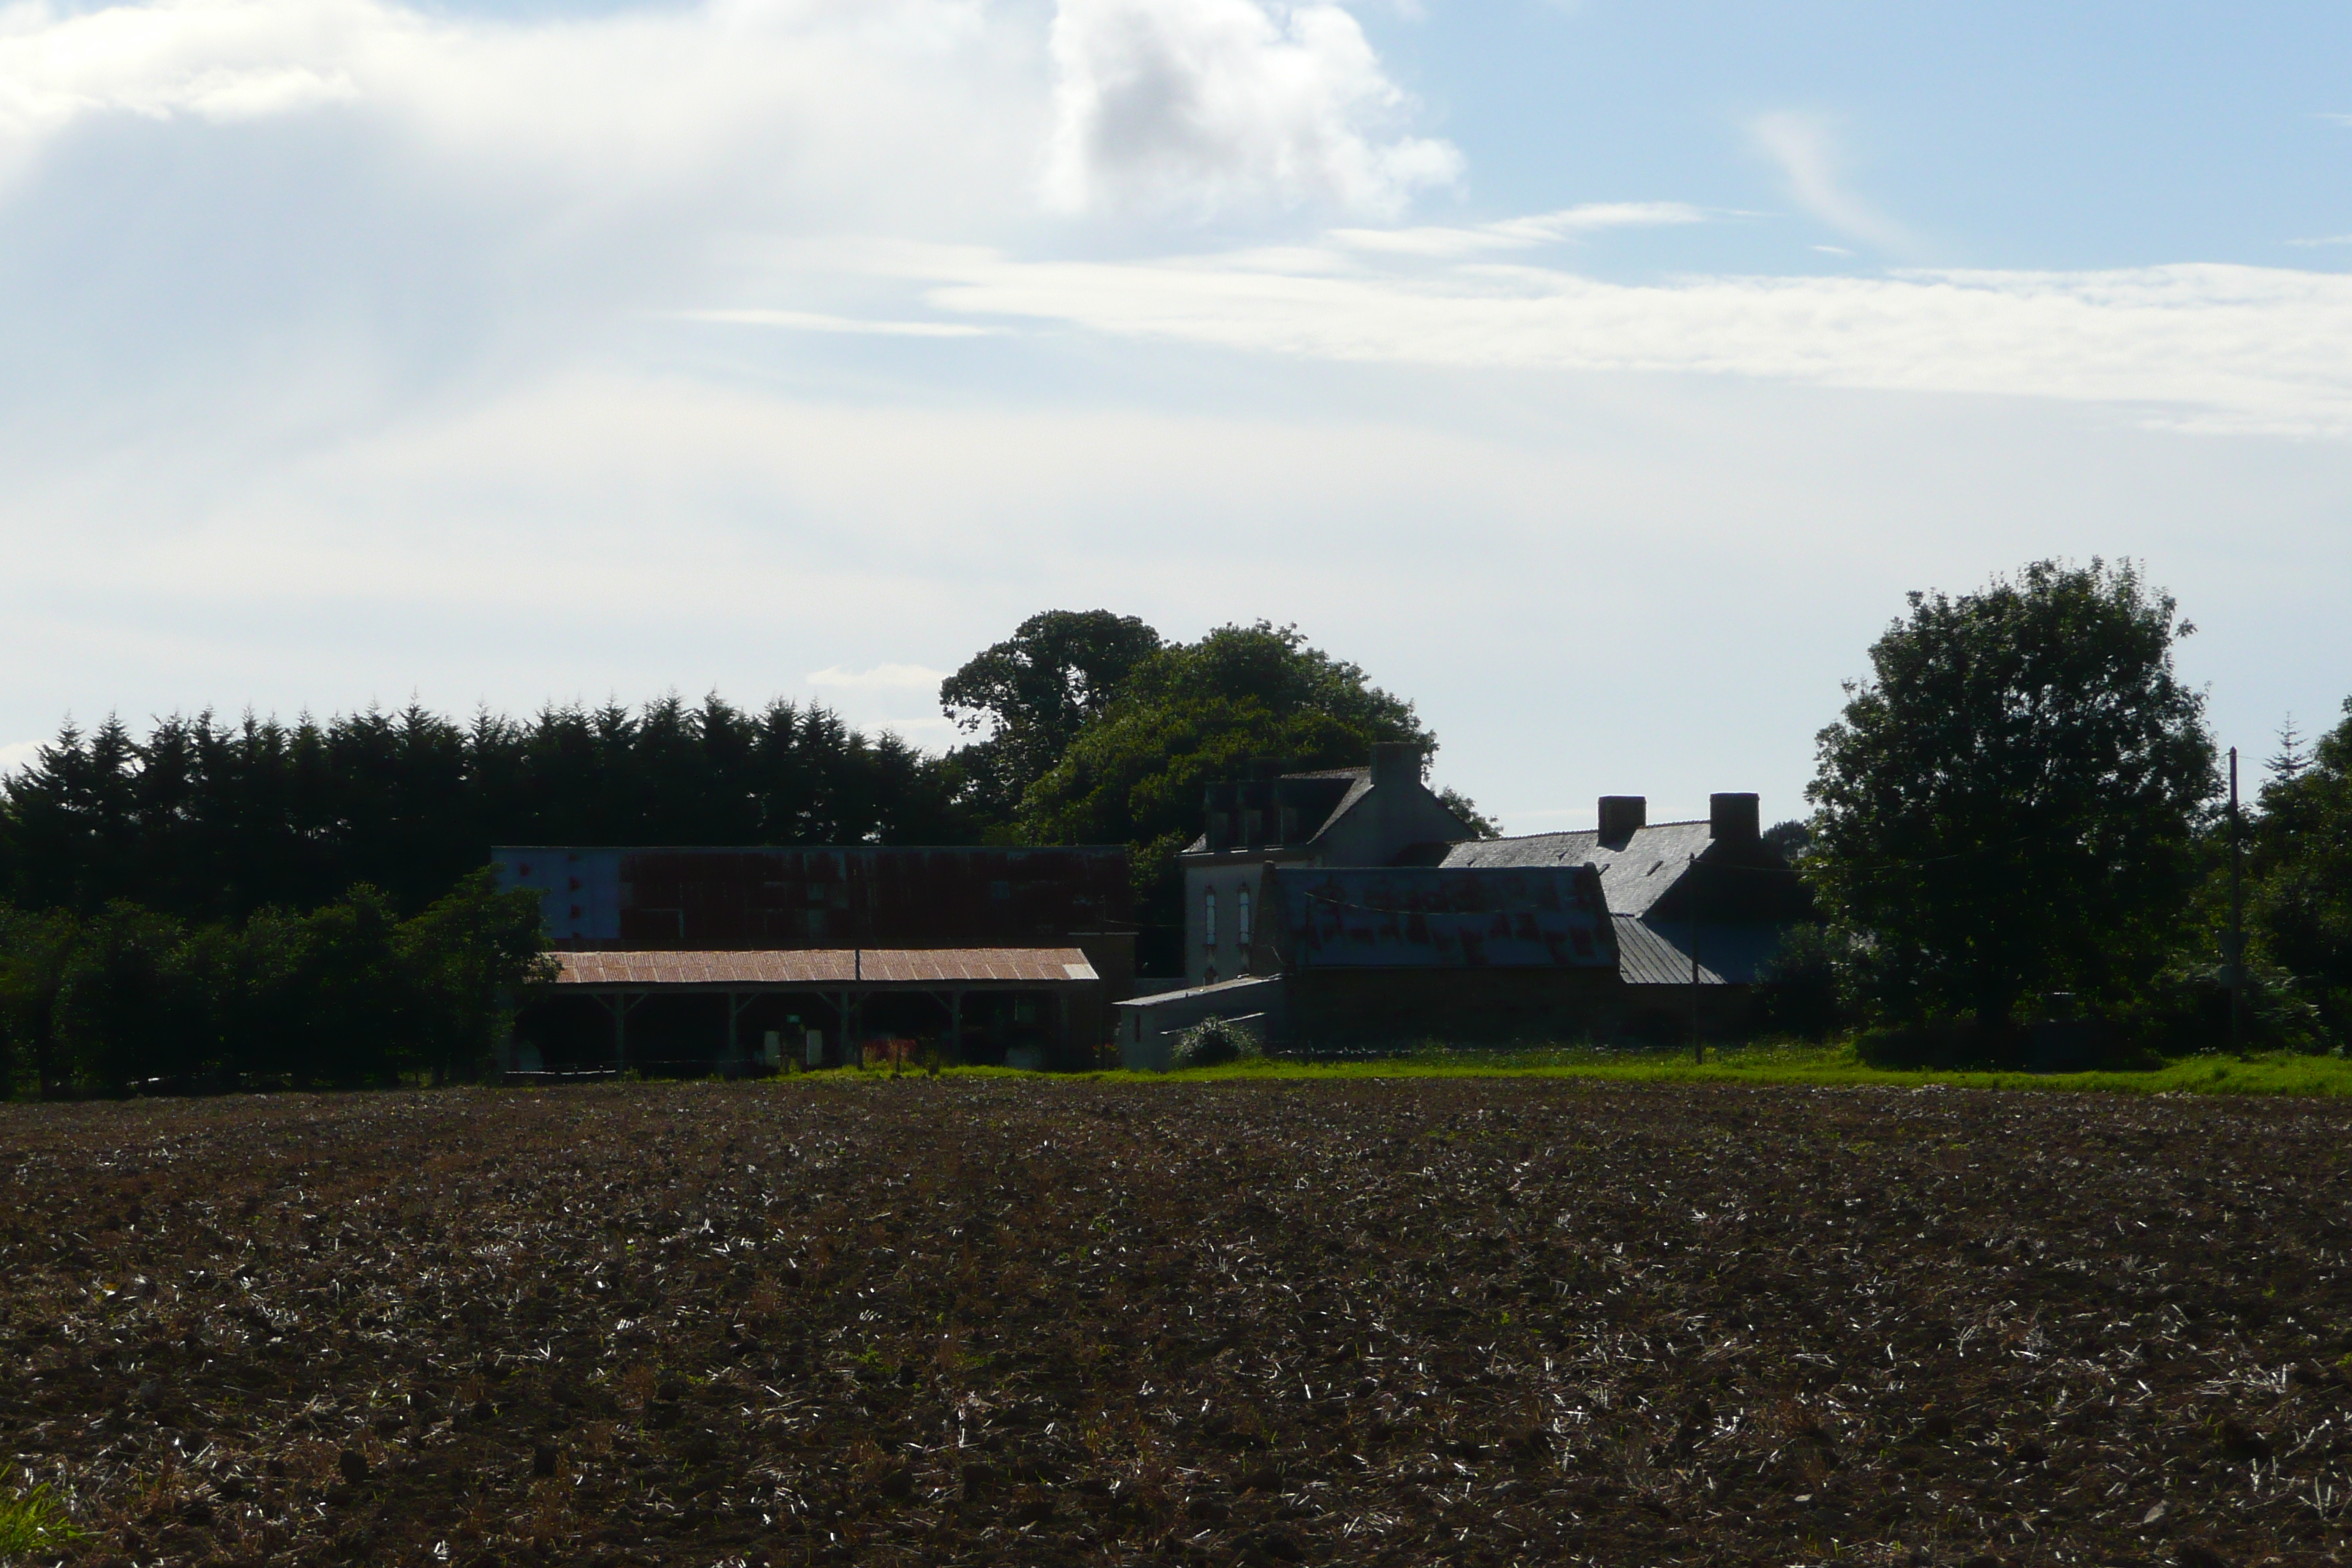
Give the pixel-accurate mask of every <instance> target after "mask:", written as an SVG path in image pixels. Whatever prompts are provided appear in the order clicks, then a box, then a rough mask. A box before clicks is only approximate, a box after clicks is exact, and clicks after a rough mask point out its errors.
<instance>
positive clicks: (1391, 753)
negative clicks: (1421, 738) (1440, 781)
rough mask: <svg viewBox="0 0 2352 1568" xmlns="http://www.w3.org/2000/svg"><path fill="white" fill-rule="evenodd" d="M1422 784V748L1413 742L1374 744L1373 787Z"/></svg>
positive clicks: (1379, 742) (1382, 742)
mask: <svg viewBox="0 0 2352 1568" xmlns="http://www.w3.org/2000/svg"><path fill="white" fill-rule="evenodd" d="M1420 782H1421V748H1420V747H1419V746H1416V745H1414V744H1413V743H1412V742H1411V741H1375V742H1372V787H1373V788H1374V789H1378V788H1380V787H1381V785H1382V784H1396V785H1400V786H1402V785H1404V784H1419V783H1420Z"/></svg>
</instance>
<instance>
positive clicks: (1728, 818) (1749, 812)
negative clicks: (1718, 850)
mask: <svg viewBox="0 0 2352 1568" xmlns="http://www.w3.org/2000/svg"><path fill="white" fill-rule="evenodd" d="M1756 806H1757V801H1756V797H1755V796H1754V795H1708V796H1707V797H1706V831H1707V837H1710V838H1716V839H1720V840H1723V841H1725V842H1727V843H1732V844H1753V843H1755V842H1756V840H1757V839H1758V837H1760V836H1761V834H1762V832H1763V829H1762V827H1761V826H1760V825H1759V819H1758V816H1757V809H1756Z"/></svg>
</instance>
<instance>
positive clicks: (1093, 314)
mask: <svg viewBox="0 0 2352 1568" xmlns="http://www.w3.org/2000/svg"><path fill="white" fill-rule="evenodd" d="M2347 46H2352V14H2347V13H2343V12H2341V11H2337V10H2330V9H2325V8H2321V7H2316V6H2308V5H2304V6H2260V5H2255V6H2244V7H2238V8H2234V9H2231V10H2228V11H2226V12H2225V11H2223V10H2221V9H2220V8H2214V7H2188V6H2172V5H2165V6H2133V7H2126V6H2122V5H2084V6H2071V7H2056V8H2051V7H2027V6H2024V5H1977V6H1971V7H1892V6H1885V5H1846V4H1837V5H1828V4H1821V5H1780V6H1773V7H1756V6H1731V5H1631V4H1620V3H1615V0H1580V3H1574V4H1545V3H1539V0H1499V3H1496V4H1491V5H1477V6H1473V5H1462V4H1454V3H1451V0H1419V3H1418V4H1400V3H1397V0H1366V3H1365V4H1363V5H1354V6H1348V7H1342V6H1339V5H1330V4H1318V5H1265V4H1260V3H1259V0H1013V3H1003V4H1000V3H995V0H857V3H854V4H853V3H850V0H709V3H708V4H693V5H681V4H667V5H659V6H647V7H636V6H629V5H611V4H604V3H600V4H597V5H590V6H583V7H577V8H573V7H566V6H562V5H556V4H552V3H551V0H520V3H518V4H511V5H495V6H481V7H464V6H450V5H441V6H434V7H428V8H417V7H413V6H407V5H401V4H398V3H395V0H151V3H144V4H133V5H117V6H104V7H93V6H70V5H40V4H19V5H15V6H13V7H10V8H6V9H5V10H0V544H5V547H6V550H7V552H8V555H7V558H8V561H9V563H10V570H9V571H8V573H7V574H5V577H0V607H5V615H0V637H5V648H6V658H7V660H8V668H9V669H10V671H11V675H12V679H10V680H9V681H8V682H7V683H6V684H5V688H0V758H7V757H17V758H21V757H22V756H24V755H26V753H27V752H28V750H29V748H30V747H31V746H32V745H34V744H35V743H37V742H38V740H40V739H41V738H42V737H45V736H46V735H47V734H49V733H51V732H52V731H54V729H55V727H56V726H57V724H58V721H60V720H61V719H63V718H64V717H65V716H66V715H68V713H70V714H72V715H73V716H75V717H77V718H78V719H80V720H82V721H85V722H87V721H90V720H92V719H94V718H96V717H98V716H100V714H103V713H104V712H107V711H109V710H119V711H121V713H123V714H124V715H125V717H126V718H129V719H131V720H132V721H139V720H142V719H143V718H144V717H145V716H147V715H150V714H152V713H157V712H162V711H167V710H197V709H201V708H204V707H207V706H209V707H212V708H214V709H215V710H221V711H225V712H231V713H234V712H236V711H237V710H241V709H243V708H245V707H247V706H248V705H250V706H252V707H255V708H257V709H259V710H265V711H267V710H275V711H277V712H279V713H282V714H290V713H293V712H296V711H299V710H306V709H307V710H312V711H318V712H327V711H333V710H349V709H352V708H354V707H359V706H362V705H365V704H367V703H369V702H372V701H373V702H382V703H386V704H397V703H401V702H404V701H405V700H408V699H409V698H410V697H411V696H412V695H414V696H415V697H416V698H418V699H420V700H424V701H425V702H427V703H428V704H431V705H434V706H436V707H440V708H443V709H446V710H470V709H472V708H473V707H474V706H475V705H477V704H478V703H487V704H488V705H490V706H492V707H495V708H501V709H509V710H512V709H528V708H531V707H535V706H537V705H539V704H541V703H542V702H547V701H564V700H602V699H604V698H605V697H607V696H614V697H618V698H620V699H622V700H629V701H636V700H644V699H646V698H648V697H652V696H655V695H657V694H660V693H662V692H664V691H667V690H671V689H676V690H677V691H680V692H682V693H684V694H686V695H688V696H694V695H698V694H699V693H700V692H703V691H705V690H710V689H717V690H719V691H721V692H723V693H725V694H726V695H728V696H729V697H730V698H731V699H733V700H737V701H739V702H753V701H759V700H763V699H765V698H767V697H769V696H786V697H792V698H795V699H808V698H819V699H822V700H826V701H829V702H832V703H834V704H835V705H837V706H838V707H840V708H841V709H842V710H843V711H844V712H845V713H846V714H847V715H849V716H850V717H851V718H852V719H854V720H856V721H859V722H862V723H867V724H875V725H879V724H888V725H892V726H894V727H897V728H898V729H900V730H901V731H902V732H904V733H906V734H908V736H909V737H910V738H912V739H915V740H917V741H919V742H923V743H926V744H942V743H945V742H946V741H947V739H948V735H947V732H946V731H945V728H944V725H943V724H942V722H941V721H940V718H939V716H938V714H937V711H936V709H935V706H934V700H935V690H936V684H937V680H938V677H939V674H940V672H941V671H943V670H945V669H948V668H953V666H954V665H955V664H956V663H958V662H960V661H961V659H962V658H965V657H967V656H968V655H969V654H970V653H971V651H972V650H974V649H975V648H977V647H981V646H982V645H984V644H986V643H987V642H990V641H992V640H994V639H995V638H996V637H1001V636H1003V635H1004V633H1005V632H1006V631H1008V630H1009V629H1010V628H1011V626H1013V624H1015V623H1016V622H1018V621H1019V620H1020V619H1021V618H1022V617H1023V616H1026V615H1027V614H1029V613H1031V612H1033V611H1034V610H1037V609H1041V608H1045V607H1049V606H1056V605H1058V606H1067V607H1081V608H1083V607H1093V606H1096V605H1106V606H1109V607H1113V608H1117V609H1119V610H1122V611H1127V612H1129V613H1134V614H1139V615H1142V616H1146V617H1147V618H1149V619H1150V620H1151V621H1152V622H1153V623H1154V624H1155V625H1157V626H1160V628H1161V629H1162V630H1163V631H1165V632H1168V633H1170V634H1171V635H1175V636H1192V635H1197V634H1198V633H1199V632H1200V631H1202V630H1203V629H1205V628H1206V627H1208V626H1213V625H1215V624H1218V623H1220V622H1223V621H1226V620H1234V619H1241V620H1247V619H1254V618H1257V617H1261V616H1263V617H1265V618H1269V619H1272V620H1276V621H1277V622H1294V621H1295V622H1296V623H1297V624H1298V625H1299V626H1301V628H1302V629H1303V630H1305V631H1306V632H1307V634H1308V635H1309V636H1310V637H1313V638H1314V639H1315V640H1316V641H1317V642H1318V643H1319V644H1321V645H1322V646H1324V647H1328V648H1330V649H1331V650H1332V651H1334V652H1335V653H1339V654H1340V655H1343V656H1345V657H1348V658H1354V659H1357V660H1358V661H1360V662H1361V663H1362V664H1364V665H1365V666H1366V667H1367V668H1369V669H1370V671H1371V672H1372V674H1373V675H1374V677H1375V678H1376V679H1380V680H1381V682H1383V683H1384V684H1386V685H1388V686H1390V687H1391V688H1392V689H1396V690H1398V691H1399V692H1401V693H1402V694H1404V695H1406V696H1409V697H1411V698H1412V699H1414V700H1416V701H1417V702H1419V704H1420V705H1421V708H1422V710H1423V714H1424V715H1425V716H1426V717H1427V718H1428V720H1429V721H1430V722H1431V723H1432V724H1433V727H1434V728H1435V729H1436V730H1437V731H1438V733H1439V734H1440V736H1441V737H1442V739H1443V741H1444V751H1443V752H1442V753H1441V756H1440V759H1439V763H1438V770H1437V771H1438V773H1439V775H1440V777H1441V778H1442V779H1443V780H1444V781H1445V782H1449V783H1453V784H1457V785H1459V786H1460V787H1463V788H1465V790H1466V791H1468V792H1469V793H1470V794H1471V795H1474V796H1475V798H1477V799H1478V800H1479V801H1480V802H1481V803H1482V804H1484V805H1487V806H1488V807H1489V808H1491V809H1492V810H1494V811H1496V813H1498V814H1499V815H1500V816H1502V817H1503V818H1504V820H1505V821H1506V823H1507V825H1508V826H1511V827H1513V828H1515V829H1535V828H1541V827H1549V826H1575V825H1579V824H1581V823H1585V822H1589V821H1590V819H1591V813H1592V805H1591V802H1592V799H1593V797H1594V796H1595V795H1599V794H1602V793H1643V794H1648V795H1651V796H1652V797H1653V799H1654V803H1655V809H1654V815H1658V814H1672V813H1676V812H1685V811H1688V812H1696V811H1699V810H1703V809H1704V804H1705V796H1706V794H1707V793H1708V792H1709V791H1711V790H1720V789H1740V788H1747V789H1757V790H1759V791H1760V792H1762V793H1763V795H1764V796H1765V810H1766V813H1767V815H1768V816H1771V817H1780V816H1793V815H1797V814H1799V813H1800V812H1801V809H1802V802H1801V791H1802V788H1803V784H1804V782H1805V779H1806V777H1807V776H1808V774H1809V773H1810V764H1811V736H1812V734H1813V732H1814V731H1815V730H1816V729H1818V728H1819V726H1820V725H1822V723H1824V722H1826V721H1828V720H1829V719H1830V718H1832V716H1833V715H1834V713H1835V710H1836V708H1837V705H1838V702H1839V700H1840V692H1839V683H1840V682H1841V680H1843V679H1847V678H1851V677H1853V676H1855V675H1859V674H1861V673H1863V672H1864V668H1865V661H1864V649H1865V647H1866V645H1867V644H1868V642H1869V640H1870V639H1871V637H1873V636H1874V635H1875V634H1876V633H1877V631H1878V630H1879V629H1881V628H1882V627H1883V626H1885V624H1886V623H1887V622H1888V620H1890V619H1891V618H1892V617H1894V616H1895V615H1896V614H1897V613H1898V612H1899V611H1900V610H1901V608H1902V605H1903V598H1902V596H1903V594H1904V592H1905V591H1906V589H1910V588H1914V587H1941V588H1946V589H1951V590H1963V589H1966V588H1969V587H1971V586H1974V585H1976V584H1979V583H1981V582H1983V581H1984V580H1985V579H1986V578H1987V577H1988V576H1990V574H1994V573H1996V572H2000V571H2003V570H2008V569H2011V568H2013V567H2015V566H2017V565H2019V564H2020V563H2023V562H2025V561H2028V560H2031V559H2033V558H2035V557H2039V556H2044V555H2061V556H2072V557H2076V558H2084V557H2088V556H2091V555H2095V554H2096V555H2102V556H2105V557H2107V558H2109V559H2115V558H2118V557H2129V558H2132V559H2136V560H2141V561H2144V562H2145V563H2146V568H2147V574H2148V576H2149V577H2150V578H2151V579H2152V580H2154V581H2155V582H2156V583H2158V584H2162V585H2165V586H2167V587H2168V588H2170V589H2171V590H2172V591H2173V592H2174V593H2175V594H2177V595H2179V598H2180V600H2181V602H2182V608H2183V611H2184V613H2185V614H2187V615H2188V616H2189V618H2191V619H2192V620H2194V621H2196V622H2197V623H2198V625H2199V626H2200V633H2199V635H2198V636H2197V637H2195V638H2193V639H2191V641H2190V642H2189V643H2188V644H2186V645H2184V647H2183V652H2182V662H2183V666H2184V668H2185V669H2186V670H2187V672H2188V673H2189V676H2190V677H2191V678H2192V679H2195V680H2196V681H2198V682H2200V684H2204V685H2207V686H2209V687H2210V691H2211V700H2212V710H2213V716H2214V719H2215V721H2216V723H2217V727H2218V728H2219V729H2220V731H2221V738H2222V740H2223V742H2224V743H2237V744H2241V745H2242V746H2245V747H2246V748H2248V749H2249V750H2250V751H2251V752H2255V753H2257V754H2259V753H2261V752H2264V751H2267V750H2268V749H2269V745H2270V742H2271V735H2272V732H2273V730H2274V729H2275V727H2276V726H2277V724H2278V723H2279V721H2281V719H2282V718H2283V717H2284V715H2285V714H2286V713H2288V712H2289V711H2293V712H2294V714H2296V715H2297V716H2298V718H2299V719H2300V720H2301V721H2302V722H2303V724H2304V727H2305V729H2306V730H2312V729H2316V728H2320V727H2323V726H2324V725H2326V723H2327V722H2329V721H2332V719H2333V718H2334V717H2335V715H2336V710H2337V706H2338V704H2339V703H2340V701H2341V700H2342V699H2343V698H2344V697H2345V696H2346V694H2347V693H2352V631H2347V622H2352V617H2347V616H2345V615H2344V614H2343V612H2342V608H2341V606H2342V605H2344V604H2345V603H2346V602H2347V591H2352V551H2347V537H2346V520H2347V503H2352V277H2347V273H2346V268H2347V262H2352V182H2347V174H2352V71H2347V65H2352V47H2347ZM2329 241H2336V243H2327V242H2329Z"/></svg>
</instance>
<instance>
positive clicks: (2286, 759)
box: [2263, 713, 2311, 784]
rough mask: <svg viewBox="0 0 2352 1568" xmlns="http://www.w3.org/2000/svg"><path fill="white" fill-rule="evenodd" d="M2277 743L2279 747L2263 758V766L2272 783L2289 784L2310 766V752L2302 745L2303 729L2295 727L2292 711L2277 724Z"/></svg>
mask: <svg viewBox="0 0 2352 1568" xmlns="http://www.w3.org/2000/svg"><path fill="white" fill-rule="evenodd" d="M2278 743H2279V749H2278V750H2277V751H2276V752H2273V753H2272V754H2271V755H2270V756H2269V757H2267V758H2265V759H2264V760H2263V768H2264V769H2265V770H2267V771H2268V772H2269V773H2270V775H2271V782H2272V783H2273V784H2293V783H2294V781H2295V780H2296V779H2298V778H2301V777H2302V776H2303V770H2304V769H2305V768H2307V767H2309V766H2311V752H2309V751H2308V750H2306V749H2305V746H2304V743H2303V731H2301V730H2298V729H2296V728H2295V726H2294V714H2292V713H2290V714H2288V715H2287V716H2286V719H2285V721H2284V722H2282V723H2281V724H2280V725H2279V731H2278Z"/></svg>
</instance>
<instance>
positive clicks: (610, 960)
mask: <svg viewBox="0 0 2352 1568" xmlns="http://www.w3.org/2000/svg"><path fill="white" fill-rule="evenodd" d="M551 956H552V957H553V958H554V960H555V962H556V963H558V964H560V965H561V966H562V973H560V974H558V975H557V977H556V981H555V983H556V984H558V985H603V986H614V987H630V988H646V987H652V986H667V985H703V986H721V985H855V984H866V985H938V984H950V985H977V984H1016V985H1068V984H1078V983H1083V982H1087V981H1091V980H1094V979H1096V978H1097V975H1096V973H1095V972H1094V968H1093V966H1092V965H1091V964H1089V963H1087V955H1086V954H1085V953H1084V952H1080V951H1079V950H1078V949H1076V948H1075V947H943V948H870V947H869V948H864V949H851V948H846V947H842V948H790V949H766V950H762V949H758V948H748V949H730V950H725V951H719V952H690V951H667V950H637V951H632V952H558V953H554V954H551Z"/></svg>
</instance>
